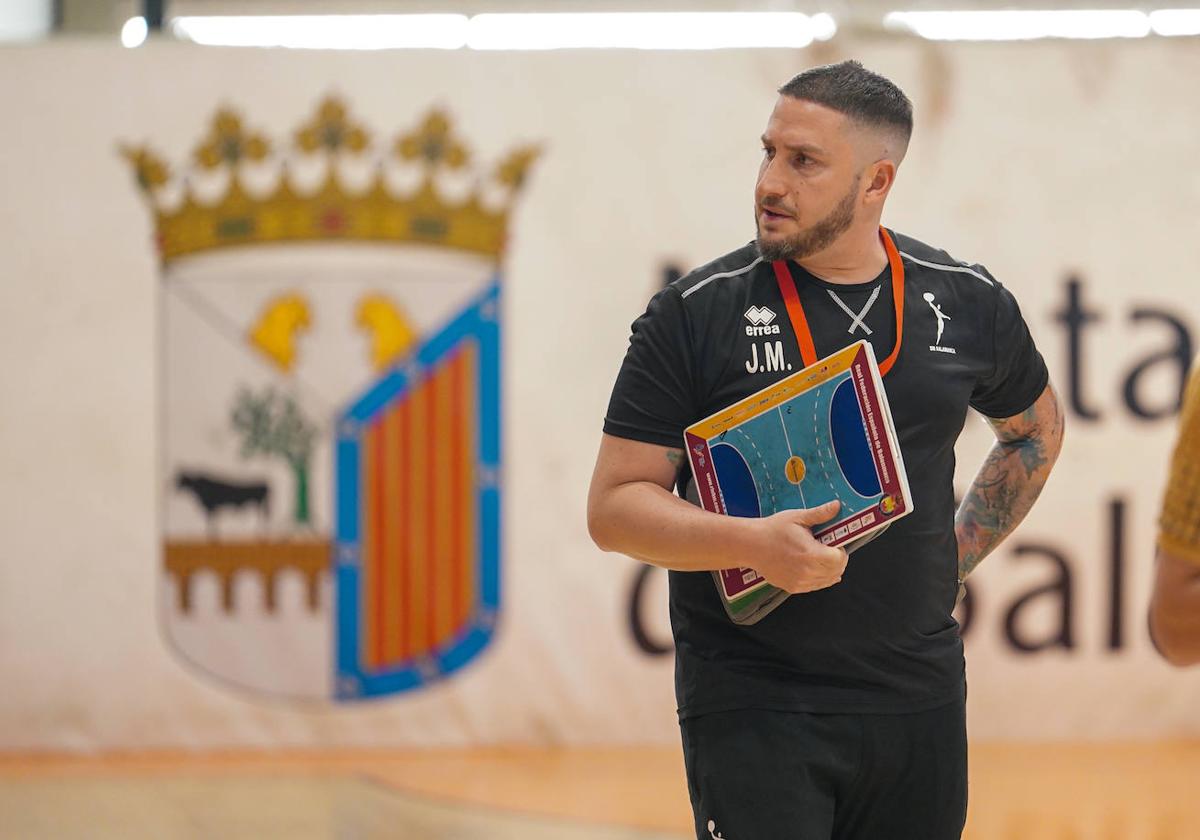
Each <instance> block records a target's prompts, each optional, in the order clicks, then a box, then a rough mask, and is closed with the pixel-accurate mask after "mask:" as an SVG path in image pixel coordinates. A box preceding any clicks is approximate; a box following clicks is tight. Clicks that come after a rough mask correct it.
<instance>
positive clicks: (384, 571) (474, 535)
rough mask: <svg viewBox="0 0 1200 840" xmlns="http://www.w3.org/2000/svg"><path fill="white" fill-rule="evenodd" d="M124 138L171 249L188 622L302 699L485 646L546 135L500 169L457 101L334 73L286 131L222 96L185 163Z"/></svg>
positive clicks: (169, 430)
mask: <svg viewBox="0 0 1200 840" xmlns="http://www.w3.org/2000/svg"><path fill="white" fill-rule="evenodd" d="M123 153H124V156H125V157H126V158H127V159H128V161H129V162H130V163H131V164H132V167H133V169H134V174H135V175H136V178H137V182H138V185H139V187H140V188H141V190H142V191H143V193H144V194H145V195H146V197H147V199H148V202H149V204H150V207H151V210H152V213H153V219H154V224H155V228H156V234H157V236H156V239H157V245H158V251H159V257H160V261H161V294H160V296H159V301H160V318H161V319H162V320H161V325H162V326H161V330H160V334H161V336H162V338H161V342H160V382H161V393H162V399H163V404H162V409H161V411H160V417H161V418H162V424H163V427H162V428H161V430H160V431H161V440H162V450H161V454H160V458H159V487H160V494H161V502H160V506H159V507H160V515H159V522H160V529H161V535H162V561H161V566H160V586H159V600H160V605H159V606H160V614H161V616H162V619H163V620H162V624H163V629H164V632H165V635H166V637H167V641H168V644H169V645H170V647H171V648H172V649H173V651H174V652H175V653H177V654H178V655H179V656H180V657H181V658H182V659H183V660H185V661H186V662H187V663H188V664H190V665H191V666H193V667H195V668H196V669H198V670H199V671H201V672H203V673H204V674H205V675H207V676H210V677H213V678H216V679H217V680H219V681H220V682H221V683H223V684H226V685H232V686H236V687H238V688H241V689H246V690H249V691H251V692H254V693H257V694H261V695H269V696H273V697H280V698H285V699H304V700H313V699H324V700H331V701H342V700H353V699H357V698H366V697H378V696H383V695H389V694H394V693H397V692H403V691H408V690H412V689H418V688H421V687H422V686H425V685H428V684H429V683H431V682H433V681H436V680H439V679H442V678H445V677H448V676H450V675H451V674H453V673H454V672H456V671H457V670H458V669H460V668H462V667H463V666H465V665H467V664H468V663H469V662H471V661H472V660H474V659H475V658H476V657H477V656H478V655H479V654H480V653H481V652H482V651H483V650H484V649H485V648H486V647H487V646H488V645H489V643H490V641H491V639H492V636H493V632H494V628H495V623H496V619H497V614H498V611H499V609H500V603H501V602H500V516H501V487H500V474H501V472H500V471H501V452H500V404H501V403H500V400H501V395H500V384H501V376H500V341H501V327H502V324H501V306H500V300H501V290H502V282H501V275H500V270H499V265H500V262H501V257H502V256H503V250H504V243H505V241H506V238H507V226H508V221H509V217H510V212H511V210H512V207H513V202H514V200H515V198H516V196H517V194H518V193H519V191H520V190H521V188H522V186H523V185H524V182H525V178H526V175H527V173H528V171H529V169H530V167H531V165H532V163H533V161H534V159H535V158H536V156H537V152H536V151H535V150H534V149H532V148H521V149H517V150H515V151H513V152H511V153H510V154H508V155H507V156H505V157H503V158H502V159H500V160H499V161H498V162H497V163H496V164H495V165H493V166H491V167H489V170H488V171H478V170H477V169H476V167H475V166H473V165H471V166H469V165H468V160H470V156H469V153H468V150H467V148H466V146H465V145H464V144H463V142H462V141H461V139H460V138H459V137H458V136H457V133H456V132H455V130H454V127H453V126H452V124H451V122H450V119H449V117H448V116H447V115H446V114H444V113H441V112H438V111H434V112H432V113H429V114H427V115H426V116H425V117H424V118H423V119H422V120H420V121H418V122H417V124H416V125H415V126H413V127H411V128H409V129H406V130H401V131H399V132H396V134H395V135H393V136H389V135H379V136H375V135H373V134H372V133H371V132H370V131H369V130H368V129H367V128H366V127H365V126H364V125H362V124H360V123H359V122H358V120H357V119H356V118H355V117H354V116H353V115H352V114H351V113H350V112H349V109H348V108H347V106H346V105H345V103H343V102H342V101H341V100H339V99H337V98H333V97H330V98H327V99H325V100H324V101H323V102H322V103H321V104H320V105H319V107H318V108H317V109H316V113H315V114H313V115H312V116H311V117H309V118H308V119H307V120H303V121H301V124H300V125H299V126H298V127H294V128H293V127H287V130H286V131H284V132H282V133H281V134H279V135H278V136H277V137H274V138H272V137H268V136H267V135H266V134H265V133H262V132H260V131H259V130H258V129H257V128H256V127H254V126H253V125H252V124H250V123H249V122H248V121H244V120H243V117H242V116H241V115H240V114H238V113H236V112H234V111H231V110H222V111H220V112H218V113H217V114H216V115H215V117H214V118H213V120H212V122H211V124H210V125H209V127H208V129H207V131H206V136H204V137H203V139H202V140H201V143H200V144H199V146H198V148H197V149H196V151H195V153H194V156H193V162H192V165H191V166H190V167H181V171H178V172H175V171H172V170H171V169H170V168H169V167H168V166H167V164H166V163H165V162H164V161H163V160H161V159H160V158H159V157H158V156H157V155H156V154H155V153H154V152H152V151H150V150H149V149H147V148H129V147H126V148H124V149H123ZM401 181H403V182H404V183H408V184H412V185H415V186H410V187H409V188H408V189H407V190H401V189H400V188H398V187H397V186H396V184H397V183H400V182H401ZM451 181H457V182H460V183H466V182H468V181H470V182H474V183H477V186H476V187H475V188H474V189H473V190H472V191H471V192H470V194H469V195H466V196H465V198H458V197H456V198H454V199H450V198H447V197H446V196H447V195H448V194H450V193H451V192H453V194H454V195H456V196H458V195H460V194H461V193H462V190H457V191H446V192H443V191H442V189H441V185H442V184H443V183H444V182H451Z"/></svg>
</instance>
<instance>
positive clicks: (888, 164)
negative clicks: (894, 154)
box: [863, 158, 896, 203]
mask: <svg viewBox="0 0 1200 840" xmlns="http://www.w3.org/2000/svg"><path fill="white" fill-rule="evenodd" d="M895 181H896V164H895V162H894V161H892V160H890V159H888V158H884V159H882V160H877V161H875V162H874V163H873V164H871V165H870V166H868V167H867V172H866V182H867V189H866V191H865V192H864V193H863V198H864V199H865V200H866V201H867V202H868V203H873V202H882V201H883V200H884V199H885V198H887V195H888V193H889V192H890V191H891V189H892V184H893V183H895Z"/></svg>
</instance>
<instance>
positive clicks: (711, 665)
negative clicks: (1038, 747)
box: [604, 233, 1048, 717]
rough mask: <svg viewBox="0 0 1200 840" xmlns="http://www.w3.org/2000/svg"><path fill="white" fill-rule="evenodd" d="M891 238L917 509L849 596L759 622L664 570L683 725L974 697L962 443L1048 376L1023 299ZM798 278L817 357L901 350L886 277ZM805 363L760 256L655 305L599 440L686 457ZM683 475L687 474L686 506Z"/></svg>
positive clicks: (944, 257)
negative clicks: (966, 644)
mask: <svg viewBox="0 0 1200 840" xmlns="http://www.w3.org/2000/svg"><path fill="white" fill-rule="evenodd" d="M891 235H892V239H893V241H894V242H895V244H896V247H897V248H898V250H899V252H900V255H901V259H902V262H903V267H904V313H903V315H904V319H903V328H902V338H903V340H902V342H901V348H900V352H899V354H898V356H897V358H896V361H895V363H894V366H893V367H892V368H891V370H890V371H889V372H888V373H887V375H886V376H885V377H884V380H883V382H884V387H885V388H886V390H887V394H888V402H889V403H890V405H891V409H892V416H893V418H894V420H895V423H896V432H897V436H898V438H899V442H900V449H901V451H902V453H903V456H904V463H905V467H906V470H907V472H908V478H909V485H910V489H911V492H912V496H913V501H914V507H915V510H914V512H913V513H912V514H910V515H909V516H906V517H905V518H903V519H900V520H898V521H897V522H896V523H894V524H893V525H892V526H891V527H890V528H888V530H887V531H885V532H884V533H883V535H882V536H881V537H879V538H878V539H876V540H874V541H873V542H871V543H869V544H868V545H866V546H864V547H862V548H860V549H859V550H857V551H855V552H854V554H853V555H851V557H850V562H849V564H848V566H847V567H846V572H845V574H844V576H843V578H842V582H841V583H839V584H837V585H835V586H833V587H830V588H828V589H822V590H819V591H817V592H810V593H805V594H801V595H793V596H791V597H790V598H788V599H787V600H786V601H785V602H784V603H783V604H782V605H781V606H779V607H778V608H777V609H775V610H774V611H773V612H772V613H770V614H769V615H767V616H766V617H765V618H763V619H762V620H761V621H759V622H758V623H757V624H753V625H749V626H740V625H736V624H734V623H733V622H732V621H730V620H729V618H728V616H727V615H726V614H725V610H724V608H723V607H722V605H721V602H720V598H719V596H718V594H717V591H716V587H715V585H714V583H713V579H712V576H711V575H710V574H709V573H708V572H674V571H673V572H671V573H670V601H671V625H672V629H673V632H674V636H675V648H676V668H675V685H676V696H677V699H678V702H679V713H680V716H681V717H689V716H695V715H700V714H707V713H709V712H716V711H723V710H729V709H740V708H763V709H781V710H794V711H808V712H826V713H829V712H887V713H899V712H909V711H920V710H923V709H929V708H934V707H936V706H938V705H941V704H942V703H945V702H949V701H950V700H953V699H954V698H955V697H956V696H960V695H961V692H962V691H963V680H964V663H963V654H962V642H961V639H960V637H959V632H958V624H957V622H956V621H955V620H954V618H953V617H952V616H951V612H952V610H953V608H954V600H955V596H956V593H957V588H958V586H957V576H958V548H957V543H956V541H955V536H954V489H953V477H954V443H955V440H956V439H957V438H958V435H959V433H960V432H961V431H962V428H963V424H964V422H965V419H966V413H967V408H968V406H970V407H972V408H974V409H976V410H977V411H979V412H980V413H982V414H984V415H987V416H989V417H1011V416H1013V415H1016V414H1019V413H1021V412H1022V411H1024V410H1025V409H1026V408H1028V407H1029V406H1030V405H1032V404H1033V402H1034V401H1035V400H1036V399H1037V397H1038V396H1039V395H1040V394H1041V393H1042V391H1043V389H1044V388H1045V387H1046V383H1047V379H1048V375H1047V371H1046V365H1045V363H1044V362H1043V360H1042V357H1041V354H1040V353H1038V350H1037V348H1036V347H1035V346H1034V343H1033V339H1032V338H1031V337H1030V334H1029V330H1028V328H1027V326H1026V324H1025V321H1024V319H1023V318H1022V317H1021V312H1020V309H1019V308H1018V306H1017V302H1016V300H1015V299H1014V298H1013V296H1012V294H1011V293H1010V292H1009V291H1008V290H1007V289H1005V288H1004V287H1003V286H1001V285H1000V284H999V283H998V282H997V281H996V280H995V278H993V277H992V276H991V275H990V274H989V273H988V272H987V270H986V269H984V268H983V267H982V266H979V265H970V264H967V263H961V262H958V261H956V260H954V259H953V258H951V257H950V256H949V255H948V254H946V253H945V252H944V251H939V250H937V249H934V248H931V247H930V246H928V245H924V244H922V243H920V242H918V241H916V240H914V239H910V238H908V237H905V236H899V235H896V234H894V233H893V234H891ZM789 266H790V267H791V270H792V276H793V278H794V280H795V283H796V288H797V291H798V293H799V296H800V300H801V302H802V304H803V306H804V309H805V312H806V315H807V320H808V323H809V327H810V329H811V332H812V337H813V342H814V345H815V347H816V351H817V355H818V357H824V356H826V355H829V354H830V353H833V352H834V351H836V350H839V349H841V348H842V347H845V346H847V345H848V344H852V343H853V342H855V341H857V340H859V339H862V338H865V339H867V340H868V341H870V342H871V344H872V347H873V348H874V350H875V355H876V358H878V359H880V360H883V359H886V358H887V357H888V356H889V355H891V353H892V350H893V348H894V346H895V340H896V328H895V306H894V300H893V294H892V282H891V271H890V269H885V270H884V272H883V273H882V274H881V275H880V276H879V277H878V278H876V279H875V280H874V281H872V282H870V283H863V284H857V285H850V286H847V285H841V284H831V283H826V282H823V281H821V280H819V279H818V278H816V277H814V276H813V275H811V274H809V273H808V272H806V271H804V269H802V268H800V267H799V266H798V265H796V264H795V263H789ZM764 328H765V329H764ZM777 342H778V343H777ZM803 366H804V363H803V361H802V360H801V358H800V352H799V349H798V345H797V342H796V336H795V333H794V332H793V330H792V325H791V322H790V321H789V319H788V316H787V309H786V307H785V304H784V301H783V298H782V295H781V294H780V292H779V287H778V284H777V281H776V279H775V274H774V272H773V270H772V267H771V264H770V263H769V262H767V261H765V260H762V259H761V258H760V257H759V254H758V251H757V249H756V248H755V246H754V245H753V244H749V245H747V246H745V247H743V248H740V249H738V250H737V251H734V252H733V253H731V254H727V255H726V256H724V257H721V258H720V259H718V260H716V261H715V262H712V263H709V264H708V265H706V266H704V267H703V268H700V269H697V270H696V271H693V272H692V273H690V274H688V275H686V276H685V277H682V278H680V279H679V280H677V281H676V282H674V283H672V284H671V285H670V286H668V287H667V288H665V289H664V290H663V291H661V292H660V293H659V294H657V295H655V297H654V298H653V300H651V301H650V305H649V308H648V309H647V310H646V313H645V314H644V315H642V316H641V317H640V318H638V319H637V321H635V322H634V324H633V335H632V338H631V339H630V344H629V350H628V352H627V354H626V356H625V361H624V363H623V364H622V366H621V371H620V373H619V375H618V377H617V382H616V385H615V387H614V389H613V393H612V398H611V400H610V402H609V407H608V413H607V415H606V417H605V421H604V431H605V432H606V433H607V434H610V435H615V436H617V437H622V438H629V439H632V440H638V441H643V442H646V443H653V444H659V445H662V446H670V447H673V448H677V449H680V448H683V430H684V428H686V427H687V426H689V425H691V424H692V423H694V422H696V421H697V420H700V419H702V418H704V417H707V416H708V415H710V414H712V413H714V412H716V411H718V410H720V409H722V408H724V407H726V406H728V405H730V404H731V403H734V402H737V401H738V400H741V399H744V398H745V397H747V396H749V395H750V394H752V393H754V392H755V391H758V390H760V389H762V388H765V387H767V386H768V385H771V384H773V383H774V382H776V381H778V380H779V379H782V378H783V377H785V376H787V375H788V373H789V372H794V371H797V370H800V369H801V368H802V367H803ZM690 480H691V475H690V472H689V471H688V470H687V468H686V467H685V468H684V469H683V470H681V472H680V475H679V481H678V490H679V493H680V495H682V496H685V497H686V495H687V484H688V482H690ZM731 565H732V564H731Z"/></svg>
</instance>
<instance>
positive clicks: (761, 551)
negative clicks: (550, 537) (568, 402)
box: [588, 434, 846, 593]
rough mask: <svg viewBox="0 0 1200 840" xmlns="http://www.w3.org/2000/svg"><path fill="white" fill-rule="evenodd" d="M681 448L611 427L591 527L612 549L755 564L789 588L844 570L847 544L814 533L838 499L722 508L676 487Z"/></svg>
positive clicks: (720, 564)
mask: <svg viewBox="0 0 1200 840" xmlns="http://www.w3.org/2000/svg"><path fill="white" fill-rule="evenodd" d="M684 457H685V456H684V452H683V450H681V449H672V448H670V447H666V446H656V445H654V444H649V443H641V442H639V441H634V440H627V439H625V438H620V437H616V436H614V435H608V434H606V435H604V436H603V438H602V439H601V442H600V452H599V454H598V456H597V458H596V468H595V471H594V473H593V474H592V484H591V488H590V490H589V491H588V531H589V533H590V534H591V536H592V539H593V540H594V541H595V542H596V545H598V546H599V547H600V548H602V549H604V550H605V551H618V552H621V553H622V554H627V555H629V556H630V557H633V558H635V559H638V560H641V561H643V562H646V563H651V564H653V565H655V566H661V567H663V568H666V569H675V570H677V571H686V572H698V571H712V570H717V569H728V568H734V567H739V566H743V567H747V568H753V569H754V570H756V571H757V572H758V573H759V574H761V575H762V576H763V577H764V578H766V579H767V581H768V582H769V583H771V584H772V585H774V586H777V587H779V588H780V589H783V590H785V591H787V592H791V593H798V592H811V591H813V590H816V589H824V588H826V587H828V586H832V585H834V584H835V583H837V582H838V581H840V580H841V578H842V572H843V571H844V569H845V567H846V552H845V551H844V550H842V549H840V548H830V547H828V546H825V545H822V544H821V543H820V542H818V541H817V540H816V539H814V538H813V536H812V532H811V530H810V528H811V526H813V525H817V524H819V523H821V522H825V521H827V520H829V519H830V518H832V517H833V516H834V514H836V513H837V509H838V508H837V505H838V503H837V502H831V503H829V504H826V505H822V506H820V507H817V508H811V509H808V510H789V511H781V512H779V513H777V514H775V515H773V516H769V517H765V518H762V519H747V518H740V517H734V516H720V515H718V514H714V513H710V512H708V511H705V510H703V509H701V508H698V507H696V506H695V505H692V504H689V503H688V502H687V501H685V500H683V499H681V498H679V497H678V496H676V495H674V493H672V492H671V489H672V487H673V486H674V483H675V476H676V474H677V473H678V470H679V467H680V465H681V464H682V459H683V458H684Z"/></svg>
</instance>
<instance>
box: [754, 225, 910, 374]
mask: <svg viewBox="0 0 1200 840" xmlns="http://www.w3.org/2000/svg"><path fill="white" fill-rule="evenodd" d="M879 236H880V238H881V239H882V240H883V248H884V250H885V251H887V257H888V265H889V266H890V267H891V269H892V303H893V304H894V305H895V307H896V344H895V346H894V347H893V348H892V354H891V355H890V356H888V357H887V358H886V359H884V360H883V361H882V362H880V363H879V374H880V375H881V376H887V372H888V371H889V370H891V369H892V365H894V364H895V363H896V357H897V356H899V355H900V344H901V342H902V341H903V340H904V263H903V261H902V260H901V259H900V252H899V251H897V250H896V246H895V244H893V242H892V237H891V236H889V235H888V232H887V231H886V230H885V229H883V228H880V229H879ZM771 267H772V268H774V269H775V279H776V280H777V281H778V283H779V291H780V293H781V294H782V295H783V302H784V304H785V305H786V306H787V311H788V318H789V319H790V320H791V322H792V332H794V333H795V334H796V343H797V344H799V345H800V358H802V359H803V360H804V366H805V367H808V366H810V365H815V364H816V363H817V349H816V347H814V346H813V338H812V331H811V330H809V328H808V318H806V317H805V316H804V305H803V304H802V303H800V295H799V293H798V292H797V291H796V281H795V280H794V279H792V272H791V271H790V270H788V266H787V263H786V262H785V261H784V260H776V261H775V262H773V263H771Z"/></svg>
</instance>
